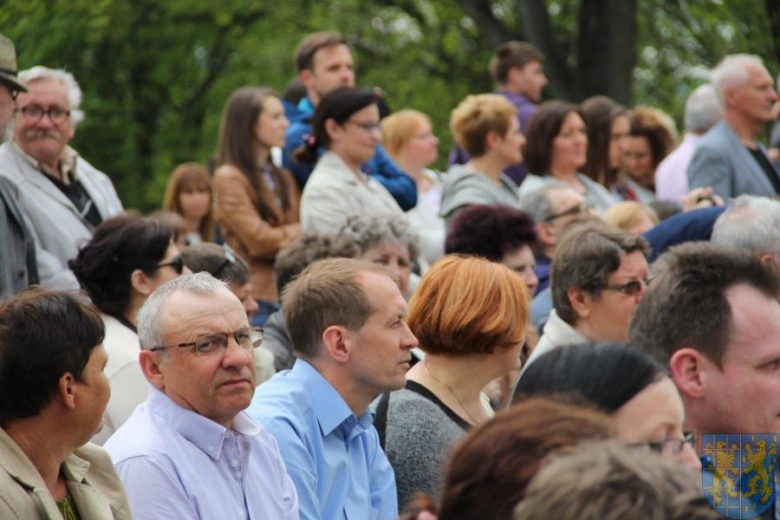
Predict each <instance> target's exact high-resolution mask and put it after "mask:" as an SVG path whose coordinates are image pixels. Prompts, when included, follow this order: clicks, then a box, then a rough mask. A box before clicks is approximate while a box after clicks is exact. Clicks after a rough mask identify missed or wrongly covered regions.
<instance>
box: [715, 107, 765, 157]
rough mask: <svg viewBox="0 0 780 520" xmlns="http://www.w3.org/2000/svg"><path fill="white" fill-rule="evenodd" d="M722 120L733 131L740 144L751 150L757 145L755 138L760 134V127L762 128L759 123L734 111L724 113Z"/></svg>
mask: <svg viewBox="0 0 780 520" xmlns="http://www.w3.org/2000/svg"><path fill="white" fill-rule="evenodd" d="M723 119H724V120H725V121H726V123H728V125H729V126H730V127H731V129H732V130H734V133H735V134H737V137H739V140H740V141H742V144H744V145H745V146H749V147H751V148H755V147H756V145H757V144H758V143H757V139H756V138H757V137H758V134H760V133H761V127H762V126H763V125H762V124H761V123H756V122H755V121H751V120H749V119H747V118H745V117H743V116H742V115H741V114H738V113H736V112H734V111H726V113H725V115H724V116H723Z"/></svg>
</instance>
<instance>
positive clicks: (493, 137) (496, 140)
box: [485, 130, 501, 151]
mask: <svg viewBox="0 0 780 520" xmlns="http://www.w3.org/2000/svg"><path fill="white" fill-rule="evenodd" d="M499 144H501V136H500V135H498V134H497V133H496V132H495V131H494V130H489V131H488V133H487V135H486V136H485V145H486V146H485V148H487V150H488V151H490V150H493V149H494V148H496V147H497V146H498V145H499Z"/></svg>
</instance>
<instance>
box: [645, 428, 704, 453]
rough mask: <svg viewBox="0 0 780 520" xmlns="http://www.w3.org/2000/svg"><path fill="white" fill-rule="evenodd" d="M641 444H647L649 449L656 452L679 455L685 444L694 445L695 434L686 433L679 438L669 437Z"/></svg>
mask: <svg viewBox="0 0 780 520" xmlns="http://www.w3.org/2000/svg"><path fill="white" fill-rule="evenodd" d="M642 444H644V445H646V446H648V447H649V448H650V449H651V450H653V451H655V452H658V453H663V454H667V455H679V454H680V453H682V451H683V449H684V448H685V445H686V444H687V445H688V446H690V447H691V449H693V448H695V447H696V435H695V434H694V433H688V434H686V435H685V436H684V437H683V438H681V439H680V438H676V439H675V438H671V439H664V440H662V441H658V442H645V443H642Z"/></svg>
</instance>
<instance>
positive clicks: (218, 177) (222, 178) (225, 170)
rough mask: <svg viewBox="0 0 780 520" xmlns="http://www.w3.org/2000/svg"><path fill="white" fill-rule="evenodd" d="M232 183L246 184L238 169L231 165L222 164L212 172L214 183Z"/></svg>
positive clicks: (244, 177)
mask: <svg viewBox="0 0 780 520" xmlns="http://www.w3.org/2000/svg"><path fill="white" fill-rule="evenodd" d="M225 182H229V183H233V182H247V183H248V180H247V178H246V175H244V173H243V172H242V171H241V170H240V169H238V167H236V166H234V165H232V164H223V165H222V166H220V167H219V168H217V169H216V170H215V171H214V183H215V184H221V183H225Z"/></svg>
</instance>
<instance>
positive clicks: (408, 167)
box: [393, 157, 425, 186]
mask: <svg viewBox="0 0 780 520" xmlns="http://www.w3.org/2000/svg"><path fill="white" fill-rule="evenodd" d="M393 160H394V161H395V164H397V165H398V167H399V168H401V170H403V171H404V172H406V173H408V174H409V176H410V177H411V178H412V179H414V182H415V183H416V184H417V185H418V186H419V185H420V180H421V179H422V178H423V177H424V175H423V170H425V168H424V167H423V166H420V165H419V164H414V163H413V162H412V161H410V160H408V159H407V158H405V157H393Z"/></svg>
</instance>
